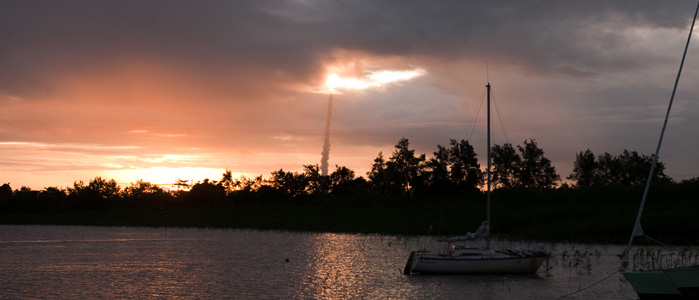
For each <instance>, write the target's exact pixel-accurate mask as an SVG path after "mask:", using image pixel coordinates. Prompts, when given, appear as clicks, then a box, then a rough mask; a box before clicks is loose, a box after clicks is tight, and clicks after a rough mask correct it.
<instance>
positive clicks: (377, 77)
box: [325, 69, 427, 90]
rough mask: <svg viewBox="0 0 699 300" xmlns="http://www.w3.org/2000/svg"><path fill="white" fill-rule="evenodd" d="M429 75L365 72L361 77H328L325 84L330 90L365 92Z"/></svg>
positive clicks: (413, 72)
mask: <svg viewBox="0 0 699 300" xmlns="http://www.w3.org/2000/svg"><path fill="white" fill-rule="evenodd" d="M425 74H427V72H426V71H425V70H423V69H413V70H399V71H396V70H378V71H365V72H364V75H363V76H361V77H352V76H346V77H341V76H340V75H338V74H337V73H332V74H330V75H328V77H327V79H326V80H325V84H326V85H327V86H328V87H329V88H330V89H336V88H340V89H352V90H363V89H369V88H379V87H382V86H385V85H389V84H393V83H398V82H401V81H407V80H411V79H414V78H417V77H420V76H423V75H425Z"/></svg>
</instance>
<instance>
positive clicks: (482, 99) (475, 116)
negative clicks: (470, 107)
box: [467, 92, 485, 141]
mask: <svg viewBox="0 0 699 300" xmlns="http://www.w3.org/2000/svg"><path fill="white" fill-rule="evenodd" d="M483 102H485V92H483V93H482V94H481V102H480V104H479V105H478V109H477V110H476V113H475V114H474V115H473V117H471V120H472V121H471V126H470V127H469V130H468V131H469V132H470V133H469V136H468V139H467V141H470V140H471V139H472V138H473V132H474V131H475V130H476V124H477V123H478V116H479V115H480V114H481V108H483Z"/></svg>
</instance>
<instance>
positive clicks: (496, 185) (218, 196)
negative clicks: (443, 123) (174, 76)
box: [0, 138, 672, 213]
mask: <svg viewBox="0 0 699 300" xmlns="http://www.w3.org/2000/svg"><path fill="white" fill-rule="evenodd" d="M491 156H492V167H491V173H492V178H491V186H492V189H494V190H498V189H504V190H505V189H512V188H528V189H539V190H541V189H555V188H561V187H564V188H586V187H592V186H606V185H627V186H630V185H636V184H640V183H643V182H645V178H646V177H647V176H648V172H649V170H650V165H651V162H652V156H646V155H639V154H638V153H637V152H635V151H633V152H630V151H628V150H624V152H623V153H621V154H619V155H616V156H614V155H611V154H609V153H604V154H601V155H599V156H595V155H594V154H593V153H592V151H590V150H589V149H588V150H586V151H581V152H580V153H578V154H576V160H575V164H574V170H573V173H572V174H570V175H569V176H568V177H567V178H568V179H570V180H573V181H575V184H572V185H570V184H560V182H561V177H560V176H559V175H558V174H557V173H556V170H555V168H554V167H553V165H552V164H551V161H550V160H549V159H548V158H546V157H545V156H544V151H543V149H541V148H540V147H539V146H538V145H537V143H536V141H535V140H533V139H529V140H525V141H524V142H523V145H517V146H516V147H514V146H513V145H512V144H509V143H506V144H503V145H495V146H494V147H492V148H491ZM483 169H484V166H481V164H480V163H479V161H478V158H477V155H476V153H475V151H474V148H473V146H472V145H471V144H470V143H469V141H467V140H461V141H457V140H454V139H451V140H450V142H449V144H448V145H446V146H442V145H437V151H435V152H433V156H432V157H431V158H429V159H428V158H427V157H426V155H425V154H416V153H415V150H414V149H411V148H410V143H409V141H408V139H407V138H402V139H400V140H399V141H398V143H397V144H396V145H395V147H394V149H393V151H392V152H391V155H390V157H385V156H384V154H383V152H379V154H378V156H377V157H376V158H375V159H374V161H373V163H372V166H371V170H370V171H369V172H368V173H367V174H366V177H364V176H357V175H356V174H355V172H354V171H353V170H351V169H348V168H347V167H344V166H337V165H336V166H335V170H334V171H333V172H332V173H331V174H329V175H327V176H323V175H321V173H320V169H319V166H318V165H317V164H313V165H304V166H303V171H302V172H289V171H284V170H283V169H279V170H276V171H274V172H272V173H271V176H270V177H269V178H263V177H262V176H261V175H260V176H257V177H254V178H248V177H245V176H241V177H240V178H233V177H232V173H231V171H228V170H227V171H226V172H225V173H223V174H222V178H221V179H220V180H218V181H212V180H209V179H205V180H203V181H200V182H197V183H193V184H191V185H190V184H189V183H188V182H187V181H182V180H178V182H175V183H174V184H173V185H174V186H177V187H178V188H177V189H175V190H166V189H164V188H162V187H160V186H158V185H156V184H152V183H150V182H146V181H143V180H139V181H137V182H135V183H131V185H129V186H127V187H124V188H121V187H120V186H118V184H117V183H116V181H115V180H114V179H110V180H107V179H103V178H101V177H95V178H94V179H93V180H90V181H89V182H87V183H85V182H83V181H76V182H74V183H73V186H72V187H67V188H65V189H63V188H58V187H48V188H45V189H44V190H40V191H37V190H32V189H30V188H28V187H21V188H20V189H17V190H13V189H12V188H11V187H10V184H9V183H5V184H4V185H2V186H0V213H2V212H8V213H12V212H41V211H72V210H101V209H110V208H138V209H150V210H162V209H168V208H171V207H192V208H199V207H210V206H215V205H220V204H223V203H248V202H255V201H284V200H287V199H293V200H295V201H298V202H303V201H317V200H318V199H353V200H357V201H366V199H384V200H385V199H391V200H398V201H402V200H404V199H410V200H416V199H417V200H421V199H436V198H439V197H456V196H460V195H465V194H468V193H481V192H482V190H483V189H484V188H485V184H486V174H485V171H484V170H483ZM664 169H665V167H664V164H663V163H661V162H658V163H657V167H656V171H655V172H654V175H653V177H654V180H660V181H666V182H671V181H672V179H671V178H669V177H668V176H667V175H665V174H664V172H663V171H664ZM359 199H364V200H359Z"/></svg>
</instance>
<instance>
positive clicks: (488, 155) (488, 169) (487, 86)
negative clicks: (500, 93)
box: [485, 82, 490, 249]
mask: <svg viewBox="0 0 699 300" xmlns="http://www.w3.org/2000/svg"><path fill="white" fill-rule="evenodd" d="M485 87H486V88H487V91H488V105H487V106H488V152H487V153H488V154H487V157H488V167H487V169H486V170H487V173H488V190H487V192H486V199H487V201H488V210H487V211H488V213H487V219H486V221H488V237H487V239H488V249H490V82H488V84H487V85H486V86H485Z"/></svg>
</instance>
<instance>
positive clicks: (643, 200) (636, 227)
mask: <svg viewBox="0 0 699 300" xmlns="http://www.w3.org/2000/svg"><path fill="white" fill-rule="evenodd" d="M697 13H699V3H697V9H696V10H695V11H694V19H692V26H690V27H689V37H687V44H686V45H685V46H684V54H682V61H681V62H680V69H679V71H677V78H675V86H674V87H673V88H672V95H671V96H670V103H668V105H667V112H666V113H665V122H663V129H662V130H661V131H660V138H659V139H658V147H657V148H656V149H655V153H654V154H653V162H652V163H651V166H650V172H648V179H647V180H646V187H645V189H644V190H643V197H641V206H640V207H639V208H638V214H637V215H636V222H635V223H634V224H633V231H632V232H631V237H630V238H629V244H628V245H627V246H626V252H625V253H624V259H623V261H622V263H621V267H622V268H623V269H626V267H627V266H628V264H629V253H630V252H631V246H632V245H633V239H634V238H635V237H637V236H642V235H643V230H642V229H641V216H642V215H643V207H644V206H645V205H646V198H647V197H648V189H650V183H651V180H652V179H653V172H654V171H655V166H656V164H657V162H658V155H659V153H660V146H661V145H662V144H663V136H664V135H665V128H666V127H667V121H668V119H670V110H671V109H672V102H673V101H674V99H675V92H676V91H677V84H678V83H679V81H680V75H681V74H682V67H683V66H684V59H685V58H686V57H687V49H688V48H689V41H690V40H691V39H692V31H693V30H694V23H695V22H696V20H697Z"/></svg>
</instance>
